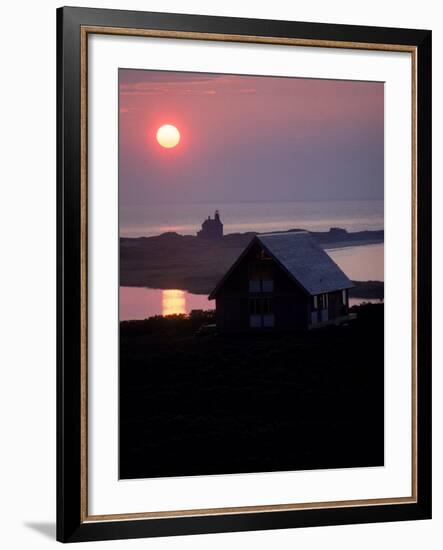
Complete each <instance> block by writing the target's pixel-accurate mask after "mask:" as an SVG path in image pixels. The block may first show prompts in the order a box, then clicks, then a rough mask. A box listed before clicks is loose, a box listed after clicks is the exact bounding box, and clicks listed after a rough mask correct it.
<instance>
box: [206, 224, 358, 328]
mask: <svg viewBox="0 0 443 550" xmlns="http://www.w3.org/2000/svg"><path fill="white" fill-rule="evenodd" d="M352 286H353V284H352V282H351V281H350V280H349V279H348V278H347V277H346V275H345V274H344V273H343V271H342V270H341V269H340V268H339V267H338V265H337V264H336V263H335V262H334V261H333V260H332V259H331V258H330V256H328V254H327V253H326V252H325V251H324V250H323V249H322V248H320V247H319V246H318V245H317V244H316V242H315V241H314V239H313V238H312V237H311V236H310V235H309V233H307V232H306V231H299V232H288V233H270V234H266V235H257V236H255V237H254V238H253V239H252V240H251V242H250V243H249V244H248V246H247V247H246V248H245V249H244V251H243V252H242V253H241V254H240V256H239V257H238V259H237V260H236V261H235V262H234V264H233V265H232V267H231V268H230V269H229V270H228V271H227V273H226V274H225V275H224V277H223V278H222V279H221V281H220V282H219V283H218V284H217V286H216V287H215V289H214V290H213V291H212V292H211V294H210V295H209V299H210V300H213V299H215V301H216V322H217V329H218V330H220V331H222V332H233V331H241V330H260V329H267V330H270V329H271V330H272V329H281V330H287V329H294V330H297V329H309V328H314V327H315V326H322V325H325V324H330V323H340V322H343V321H345V320H346V319H348V312H349V311H348V310H349V298H348V290H349V289H350V288H352Z"/></svg>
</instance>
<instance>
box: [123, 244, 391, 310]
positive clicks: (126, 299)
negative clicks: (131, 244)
mask: <svg viewBox="0 0 443 550" xmlns="http://www.w3.org/2000/svg"><path fill="white" fill-rule="evenodd" d="M327 252H328V254H329V255H330V256H331V258H332V259H333V260H334V261H335V262H336V263H337V264H338V265H339V266H340V268H341V269H342V270H343V271H344V272H345V273H346V274H347V276H348V277H349V278H350V279H353V280H356V281H358V280H360V281H367V280H377V281H383V280H384V273H383V264H384V262H383V254H384V245H383V244H373V245H367V246H350V247H347V248H335V249H333V250H327ZM368 301H369V300H367V299H364V298H351V299H350V305H358V304H360V303H361V302H368ZM374 301H376V302H378V300H374ZM214 308H215V302H214V301H213V300H212V301H209V300H208V297H207V295H206V294H192V293H191V292H187V291H185V290H177V289H167V290H161V289H158V288H140V287H120V320H122V321H126V320H129V319H145V318H147V317H152V316H154V315H172V314H182V313H184V314H188V313H189V312H190V311H191V310H193V309H214Z"/></svg>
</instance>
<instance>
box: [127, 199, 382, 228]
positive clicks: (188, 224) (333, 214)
mask: <svg viewBox="0 0 443 550" xmlns="http://www.w3.org/2000/svg"><path fill="white" fill-rule="evenodd" d="M216 208H218V209H219V211H220V217H221V220H222V222H223V224H224V233H225V234H227V233H237V232H240V233H244V232H247V231H257V232H260V233H264V232H267V231H286V230H288V229H295V228H299V229H307V230H310V231H328V230H329V228H330V227H342V228H344V229H347V230H348V231H363V230H377V229H383V200H370V201H297V202H296V201H293V202H291V201H288V202H266V203H263V202H240V203H216V202H215V203H211V204H209V203H186V204H183V203H180V204H177V203H170V204H155V205H149V206H140V205H137V206H133V207H130V208H128V207H122V208H121V209H120V235H121V236H122V237H140V236H146V237H150V236H154V235H159V234H161V233H165V232H167V231H175V232H177V233H180V234H183V235H195V234H196V232H197V231H198V230H199V229H200V226H201V223H202V222H203V220H204V219H205V218H207V217H208V216H209V215H210V216H211V217H212V216H213V215H214V211H215V209H216Z"/></svg>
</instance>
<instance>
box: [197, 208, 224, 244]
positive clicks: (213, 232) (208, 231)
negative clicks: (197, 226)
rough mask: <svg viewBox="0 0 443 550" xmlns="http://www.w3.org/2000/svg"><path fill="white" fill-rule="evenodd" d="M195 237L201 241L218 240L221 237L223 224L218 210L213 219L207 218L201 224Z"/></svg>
mask: <svg viewBox="0 0 443 550" xmlns="http://www.w3.org/2000/svg"><path fill="white" fill-rule="evenodd" d="M197 237H200V238H203V239H220V238H221V237H223V224H222V222H221V220H220V212H219V211H218V210H216V211H215V215H214V219H212V218H211V216H208V217H207V219H206V220H205V221H204V222H203V223H202V228H201V230H200V231H198V233H197Z"/></svg>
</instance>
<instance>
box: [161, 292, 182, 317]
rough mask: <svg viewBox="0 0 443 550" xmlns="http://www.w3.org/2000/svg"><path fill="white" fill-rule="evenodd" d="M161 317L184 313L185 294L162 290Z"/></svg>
mask: <svg viewBox="0 0 443 550" xmlns="http://www.w3.org/2000/svg"><path fill="white" fill-rule="evenodd" d="M162 313H163V315H179V314H181V313H186V293H185V292H184V291H183V290H163V292H162Z"/></svg>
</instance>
